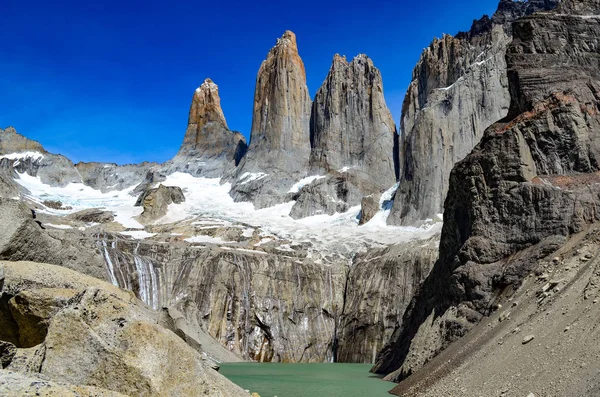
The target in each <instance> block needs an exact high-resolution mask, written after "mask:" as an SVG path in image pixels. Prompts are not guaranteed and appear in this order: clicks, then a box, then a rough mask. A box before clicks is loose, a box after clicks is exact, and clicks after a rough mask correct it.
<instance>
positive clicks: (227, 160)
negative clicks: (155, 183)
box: [167, 78, 246, 177]
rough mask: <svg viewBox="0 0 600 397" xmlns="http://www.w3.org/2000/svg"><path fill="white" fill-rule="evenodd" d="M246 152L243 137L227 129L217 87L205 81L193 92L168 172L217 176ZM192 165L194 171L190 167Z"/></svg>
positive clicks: (227, 169) (221, 174) (168, 165)
mask: <svg viewBox="0 0 600 397" xmlns="http://www.w3.org/2000/svg"><path fill="white" fill-rule="evenodd" d="M245 151H246V139H245V138H244V136H243V135H242V134H240V133H239V132H233V131H230V130H229V128H228V127H227V122H226V121H225V115H224V114H223V110H222V109H221V98H220V97H219V87H218V86H217V85H216V84H215V83H214V82H213V81H212V80H211V79H209V78H207V79H205V80H204V82H203V83H202V84H201V85H200V86H199V87H198V88H196V91H195V92H194V96H193V97H192V104H191V106H190V112H189V117H188V127H187V130H186V132H185V137H184V139H183V144H182V145H181V148H180V149H179V152H178V153H177V156H175V158H174V159H173V160H171V161H170V162H169V163H168V164H167V169H168V170H170V171H178V170H181V169H184V170H186V171H188V172H192V173H195V174H198V175H203V176H206V177H220V176H223V175H224V173H225V172H229V171H230V169H231V168H232V167H234V166H235V165H237V164H238V163H239V161H240V159H241V157H242V156H243V155H244V153H245ZM190 160H192V161H190ZM192 165H193V166H194V168H195V169H194V170H192V169H191V168H190V167H192Z"/></svg>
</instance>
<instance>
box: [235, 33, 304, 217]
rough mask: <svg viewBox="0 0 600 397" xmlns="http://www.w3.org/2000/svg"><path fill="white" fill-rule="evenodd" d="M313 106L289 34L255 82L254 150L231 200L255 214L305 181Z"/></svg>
mask: <svg viewBox="0 0 600 397" xmlns="http://www.w3.org/2000/svg"><path fill="white" fill-rule="evenodd" d="M310 108H311V100H310V96H309V94H308V88H307V86H306V71H305V69H304V63H303V62H302V59H301V58H300V55H299V53H298V46H297V43H296V35H295V34H294V33H292V32H290V31H286V32H285V33H284V34H283V36H282V37H281V38H280V39H278V40H277V44H276V45H275V46H274V47H273V48H271V50H270V51H269V53H268V54H267V59H266V60H265V61H263V63H262V64H261V66H260V69H259V71H258V75H257V77H256V89H255V92H254V107H253V113H252V130H251V133H250V145H249V147H248V152H247V154H246V156H245V157H244V158H243V159H242V161H241V163H240V165H239V167H238V170H237V171H236V174H235V177H234V184H233V187H232V191H231V194H232V197H233V198H234V199H235V200H236V201H252V202H253V203H254V205H255V206H256V207H257V208H264V207H268V206H271V205H274V204H278V203H280V202H282V197H283V196H285V195H286V193H287V192H288V190H289V189H290V188H291V187H292V185H293V184H294V183H296V182H297V181H298V180H300V179H302V178H303V177H305V176H306V172H307V170H308V159H309V154H310V133H309V125H310Z"/></svg>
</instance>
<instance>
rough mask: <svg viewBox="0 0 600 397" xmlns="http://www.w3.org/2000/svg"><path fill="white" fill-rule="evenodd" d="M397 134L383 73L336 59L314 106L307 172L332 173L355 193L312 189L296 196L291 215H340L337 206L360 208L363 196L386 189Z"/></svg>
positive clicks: (365, 62)
mask: <svg viewBox="0 0 600 397" xmlns="http://www.w3.org/2000/svg"><path fill="white" fill-rule="evenodd" d="M395 134H396V126H395V124H394V121H393V119H392V115H391V114H390V111H389V110H388V108H387V106H386V104H385V99H384V97H383V83H382V81H381V73H380V72H379V70H378V69H377V68H376V67H375V66H374V65H373V61H371V59H369V58H368V57H367V56H366V55H363V54H361V55H358V56H357V57H355V58H354V59H353V60H352V62H350V63H348V62H347V61H346V59H345V58H343V57H341V56H339V55H337V54H336V55H335V56H334V58H333V63H332V65H331V68H330V70H329V74H328V75H327V78H326V79H325V81H324V82H323V85H322V86H321V88H320V89H319V91H318V92H317V95H316V97H315V100H314V102H313V105H312V113H311V119H310V140H311V154H310V164H309V165H310V173H311V174H313V175H319V174H326V173H335V174H336V179H339V177H343V178H344V179H345V181H344V183H345V184H347V185H350V184H352V185H353V186H349V187H347V188H346V189H345V190H348V191H352V190H355V191H357V193H358V194H356V195H354V196H351V197H347V196H346V197H344V195H342V194H332V193H331V191H330V188H329V186H330V185H331V183H329V184H328V185H325V184H324V183H323V182H321V183H320V184H318V185H317V184H312V185H310V187H307V188H306V189H304V190H302V191H300V195H299V197H298V198H297V200H298V204H297V205H296V206H295V207H294V209H293V210H292V213H293V216H294V217H296V218H300V217H305V216H310V215H315V214H319V213H326V214H330V215H331V214H333V213H335V212H340V211H339V208H340V206H344V207H346V208H349V207H352V206H356V205H359V204H360V200H361V198H362V196H363V195H369V194H371V193H382V192H383V191H385V190H387V189H389V188H390V186H392V185H393V184H394V183H395V182H396V175H397V170H396V165H395V164H394V156H393V151H394V137H395ZM335 183H337V182H335ZM337 184H339V183H337ZM307 203H308V204H307Z"/></svg>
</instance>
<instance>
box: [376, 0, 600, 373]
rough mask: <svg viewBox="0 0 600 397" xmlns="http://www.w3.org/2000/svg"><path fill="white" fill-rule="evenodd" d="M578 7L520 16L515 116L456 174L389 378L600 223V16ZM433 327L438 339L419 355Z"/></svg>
mask: <svg viewBox="0 0 600 397" xmlns="http://www.w3.org/2000/svg"><path fill="white" fill-rule="evenodd" d="M583 3H584V2H582V4H583ZM589 4H590V7H592V8H593V7H594V4H596V2H589ZM568 5H569V3H568V2H567V3H564V4H563V5H561V6H560V7H559V8H558V9H557V10H556V11H554V12H549V13H538V14H533V15H531V16H528V17H524V18H522V19H520V20H518V21H516V22H515V23H514V24H513V34H514V39H513V42H512V43H511V45H510V47H509V49H508V50H507V55H506V58H507V65H508V76H509V82H510V92H511V97H512V100H511V108H510V110H509V114H508V117H507V118H506V119H504V120H501V121H500V122H498V123H495V124H494V125H492V126H490V127H489V128H488V129H487V130H486V131H485V133H484V136H483V138H482V140H481V142H480V143H479V144H478V145H477V147H476V148H475V149H474V150H473V151H472V152H471V154H469V156H467V157H466V158H465V159H464V160H463V161H461V162H459V163H458V164H457V165H456V166H455V167H454V169H453V171H452V174H451V177H450V188H449V193H448V197H447V199H446V203H445V209H446V212H445V216H444V228H443V232H442V241H441V243H440V258H439V260H438V262H436V264H435V265H434V268H433V269H432V271H431V273H430V275H429V277H428V278H427V280H426V281H425V282H424V284H423V287H422V289H421V293H420V294H419V295H418V296H417V297H416V298H415V299H414V300H413V302H412V303H411V306H410V307H409V309H408V310H407V311H406V313H405V316H404V319H403V325H402V327H401V328H399V329H398V330H397V333H396V335H395V337H394V338H393V341H392V342H391V343H390V344H389V345H388V346H386V348H384V349H383V350H382V352H381V354H380V356H379V358H378V361H377V365H376V367H375V368H374V370H375V371H378V372H382V373H390V372H391V374H389V375H388V379H391V380H401V379H403V378H405V377H406V376H407V375H408V374H410V373H412V372H414V371H415V370H418V369H419V368H420V367H421V366H422V365H423V364H424V363H426V362H427V361H428V360H429V359H431V358H432V357H433V356H435V355H436V354H437V353H438V352H439V351H440V350H442V349H444V348H445V347H446V346H447V345H448V344H449V343H450V342H451V341H454V340H456V339H457V338H458V337H461V336H462V335H464V334H465V333H466V332H467V331H468V330H469V329H471V328H472V326H473V324H475V323H477V322H478V321H479V318H481V316H483V315H487V314H489V313H490V309H489V308H490V304H491V302H492V300H493V297H494V296H497V294H498V293H499V291H501V290H504V289H505V288H507V287H508V286H512V288H513V289H517V288H518V287H519V286H520V285H521V283H522V281H523V279H524V278H525V277H526V276H527V275H528V274H529V273H530V272H531V271H532V266H534V265H535V263H536V262H537V260H539V259H541V258H545V257H547V256H548V255H551V254H553V253H554V252H555V251H556V250H557V249H558V248H559V247H561V246H562V245H563V244H564V243H565V241H566V236H570V235H572V234H575V233H578V232H580V231H583V230H585V229H586V227H587V225H588V224H590V223H593V222H597V221H598V220H600V216H599V215H598V213H597V211H596V208H597V206H598V205H599V204H600V200H599V197H600V194H599V193H600V186H599V184H598V183H597V181H598V175H597V172H598V171H599V169H600V168H599V163H598V159H599V158H600V144H599V143H598V142H600V136H598V134H599V133H600V116H599V115H598V112H597V110H596V109H597V106H599V105H600V103H599V100H598V97H597V95H596V93H597V92H598V91H599V90H600V74H599V73H598V68H597V66H596V62H595V60H596V59H597V57H598V49H597V48H596V47H594V46H590V45H589V41H588V38H589V37H592V36H596V35H598V34H600V20H599V19H598V18H595V17H581V16H579V15H577V14H569V13H571V12H572V11H571V10H570V9H569V8H568ZM578 9H579V7H577V8H576V10H578ZM593 9H595V8H593ZM575 12H577V11H575ZM517 252H519V254H518V255H514V254H515V253H517ZM554 256H556V254H554V255H553V256H552V257H554ZM552 257H550V258H552ZM548 260H549V259H548ZM467 309H468V310H467ZM430 313H435V318H428V316H429V315H430ZM473 314H478V315H473ZM425 324H427V325H425ZM427 335H438V337H437V338H436V343H435V347H433V348H432V347H430V348H429V349H428V350H427V351H426V352H425V353H424V354H421V355H420V357H419V358H418V359H417V358H415V355H414V353H415V351H416V346H417V343H416V342H415V341H424V340H426V339H427ZM430 340H431V339H430ZM392 371H393V372H392Z"/></svg>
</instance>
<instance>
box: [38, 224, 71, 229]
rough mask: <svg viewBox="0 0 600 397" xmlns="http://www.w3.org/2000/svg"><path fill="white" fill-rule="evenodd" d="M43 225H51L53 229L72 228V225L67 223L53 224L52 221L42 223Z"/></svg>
mask: <svg viewBox="0 0 600 397" xmlns="http://www.w3.org/2000/svg"><path fill="white" fill-rule="evenodd" d="M44 226H47V227H52V228H54V229H72V228H73V226H69V225H55V224H53V223H44Z"/></svg>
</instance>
